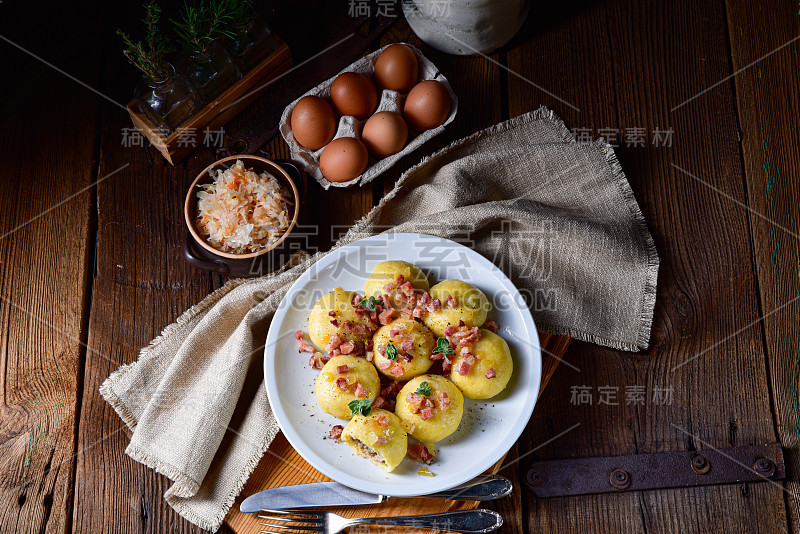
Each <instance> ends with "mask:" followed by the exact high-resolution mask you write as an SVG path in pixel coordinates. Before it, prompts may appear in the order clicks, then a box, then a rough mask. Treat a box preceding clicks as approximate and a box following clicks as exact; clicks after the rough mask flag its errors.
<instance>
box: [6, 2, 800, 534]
mask: <svg viewBox="0 0 800 534" xmlns="http://www.w3.org/2000/svg"><path fill="white" fill-rule="evenodd" d="M263 4H264V5H261V6H260V7H261V8H263V12H264V13H266V14H267V16H268V18H269V19H270V22H271V23H272V25H273V28H274V29H275V30H276V32H277V33H278V34H279V35H280V36H281V37H282V38H283V39H284V40H285V41H286V42H287V43H288V44H289V46H290V48H291V50H292V53H293V60H294V63H295V64H298V63H300V62H301V61H303V60H304V59H306V58H309V57H310V56H312V55H314V54H316V53H317V52H319V51H320V50H322V49H323V48H325V47H326V46H328V45H329V44H330V43H332V42H335V41H336V40H337V39H338V38H340V37H341V35H342V33H343V32H347V31H349V30H350V26H351V25H352V19H351V18H350V17H348V10H349V7H350V5H349V2H326V1H323V0H303V1H298V2H264V3H263ZM177 7H178V5H177V4H176V5H175V6H172V5H170V6H167V4H166V3H165V9H167V11H170V10H173V11H174V9H176V8H177ZM798 9H800V8H799V7H798V5H797V2H796V1H795V0H770V1H769V2H753V1H752V0H751V1H745V0H708V1H705V2H688V1H685V0H675V1H672V2H646V3H644V2H642V3H632V2H622V1H620V0H601V1H600V2H588V1H586V0H581V1H578V2H572V3H566V2H561V3H536V4H534V3H531V12H530V15H529V17H528V19H527V21H526V23H525V25H524V26H523V29H522V30H521V31H520V33H519V34H518V35H517V36H516V37H515V38H514V39H513V40H512V41H511V42H510V43H509V44H508V45H506V46H505V47H503V48H501V49H500V50H499V51H497V52H496V53H493V54H491V55H490V56H488V57H480V56H475V57H455V56H449V55H446V54H443V53H440V52H437V51H435V50H433V49H431V48H430V47H427V46H426V45H424V44H422V43H421V42H420V41H419V40H418V39H417V38H416V36H414V35H413V32H411V31H410V29H409V27H408V25H407V23H406V22H405V21H403V20H399V21H398V22H396V23H395V24H394V26H393V27H392V28H391V29H390V30H389V32H387V33H386V34H385V35H384V36H383V37H382V38H381V39H377V40H376V42H374V43H372V45H371V47H370V48H371V49H372V50H374V49H377V48H378V47H380V46H381V45H383V44H387V43H389V42H394V41H407V42H410V43H412V44H414V45H416V46H419V47H420V48H421V49H422V50H423V51H424V53H425V54H426V55H427V56H428V57H429V58H430V59H431V60H432V61H434V63H436V64H437V65H438V66H439V68H440V69H441V70H442V72H443V73H444V74H445V75H446V76H447V77H448V79H449V80H450V81H451V84H452V85H453V87H454V89H455V91H456V93H457V94H458V95H459V98H460V109H459V114H458V117H457V119H456V121H455V122H453V124H451V125H450V127H448V129H447V130H446V131H445V133H444V134H442V135H441V136H439V137H437V138H435V139H434V140H432V141H431V142H430V143H429V144H427V145H425V146H424V147H422V148H421V149H419V150H418V151H416V152H415V153H413V154H412V155H410V156H408V157H406V158H403V160H401V161H400V162H399V163H398V165H397V167H396V168H394V169H392V170H391V171H389V172H387V173H386V174H385V175H384V176H383V177H381V178H380V179H379V180H377V181H375V182H373V183H372V184H370V185H368V186H364V187H358V188H350V189H346V190H342V189H335V190H331V191H323V190H322V189H321V188H320V187H317V186H316V185H315V184H312V186H311V187H310V188H309V192H308V198H307V200H306V202H307V203H308V205H309V206H311V207H313V208H315V209H313V210H309V211H311V212H314V213H315V214H316V216H315V217H313V218H312V219H311V220H308V221H306V223H307V227H306V232H307V236H308V245H309V247H308V248H309V249H310V250H312V251H313V250H315V249H320V250H324V249H327V248H328V247H329V246H330V245H331V243H332V242H334V241H335V239H336V237H337V236H338V235H340V234H341V233H342V232H343V231H344V230H345V229H346V228H347V227H348V226H350V225H351V224H352V223H353V221H355V220H356V219H358V218H359V217H360V216H361V215H362V214H364V213H365V212H366V211H368V210H369V209H370V208H371V207H372V206H374V205H375V203H376V202H377V201H378V200H379V199H380V198H381V197H382V196H383V195H384V194H385V192H386V191H387V190H389V189H390V188H391V187H392V186H393V184H394V182H395V180H396V179H397V178H398V177H399V175H400V174H401V171H402V169H403V168H407V167H409V166H411V165H413V164H415V163H417V162H418V161H419V159H420V158H422V157H423V156H424V155H427V154H430V153H431V152H433V151H434V150H437V149H439V148H442V147H444V146H446V145H447V144H448V143H450V142H452V141H454V140H456V139H458V138H460V137H463V136H464V135H468V134H470V133H472V132H475V131H477V130H479V129H481V128H483V127H486V126H489V125H492V124H495V123H497V122H499V121H501V120H504V119H506V118H509V117H513V116H517V115H519V114H521V113H524V112H527V111H530V110H533V109H536V108H538V107H539V106H540V105H547V106H548V107H550V108H552V109H553V110H555V112H556V113H557V114H558V115H560V116H561V117H562V118H563V119H564V120H565V122H566V124H567V126H568V127H569V128H571V129H574V131H575V133H576V134H577V135H578V136H579V137H583V138H596V137H598V136H604V137H605V138H607V139H608V140H609V141H612V142H613V143H614V144H617V145H619V146H618V147H617V148H616V153H617V156H618V158H619V160H620V162H621V164H622V167H623V169H624V170H625V172H626V174H627V176H628V179H629V181H630V182H631V185H632V187H633V190H634V193H635V194H636V197H637V200H638V201H639V204H640V206H641V208H642V211H643V212H644V215H645V218H646V219H647V223H648V225H649V227H650V229H651V231H652V233H653V235H654V238H655V240H656V244H657V248H658V250H659V253H660V256H661V269H660V273H659V290H658V300H657V304H656V315H655V321H654V326H653V335H652V339H651V347H650V349H649V350H648V351H646V352H643V353H626V352H620V351H614V350H610V349H604V348H601V347H597V346H593V345H590V344H587V343H580V342H574V343H572V344H571V345H570V348H569V350H568V351H567V354H566V356H565V357H564V360H563V362H562V363H561V365H559V366H558V369H557V371H556V372H555V373H554V374H553V378H552V380H551V381H550V383H549V385H548V386H547V389H546V390H545V392H544V394H543V395H542V397H541V399H540V400H539V404H538V405H537V408H536V410H535V412H534V416H533V418H532V419H531V422H530V424H529V425H528V427H527V428H526V430H525V432H524V434H523V437H522V438H521V439H520V441H519V442H518V443H517V445H516V446H515V448H514V449H512V451H510V453H509V456H508V458H507V461H509V462H511V461H514V459H515V458H519V459H520V460H519V461H515V462H514V463H513V464H512V465H511V466H510V467H508V468H506V469H505V470H504V472H503V473H502V474H504V475H506V476H509V477H510V478H512V480H514V481H515V483H516V484H515V487H516V489H515V492H514V494H513V495H512V497H511V498H509V499H503V500H500V501H497V502H494V503H487V504H486V506H487V507H490V508H493V509H496V510H498V511H500V512H501V513H502V514H503V516H504V517H505V519H506V523H505V526H504V527H503V530H502V531H503V532H514V533H527V532H530V533H534V532H559V533H560V532H582V531H585V532H615V533H616V532H625V533H628V532H641V533H653V532H664V533H668V532H669V533H672V532H693V533H694V532H713V533H716V532H726V533H751V532H770V533H771V532H798V530H800V529H799V528H798V520H799V519H800V506H799V505H798V502H799V501H798V492H800V487H798V483H797V479H798V465H799V463H800V456H798V454H797V447H798V427H799V426H800V406H798V393H797V389H798V382H799V381H800V380H799V378H800V343H798V321H799V320H800V281H799V280H798V272H800V270H799V269H800V267H799V265H800V261H798V245H797V235H798V216H799V215H798V213H797V211H798V189H799V188H800V186H799V185H798V179H797V176H798V171H800V169H799V168H798V167H799V166H800V152H798V151H799V150H800V149H798V146H800V139H798V132H797V128H798V120H797V119H798V111H799V110H800V100H799V99H800V85H799V84H800V74H799V73H800V58H798V54H800V16H798ZM169 14H170V15H172V14H173V13H169ZM141 16H142V12H141V8H140V6H139V5H137V3H134V2H105V3H101V2H99V1H97V0H87V1H86V2H78V3H68V4H63V5H58V6H49V7H47V8H46V9H45V8H44V7H43V6H40V5H38V4H34V3H32V2H27V3H25V2H10V1H4V2H0V54H2V57H3V61H2V63H0V73H2V80H3V82H4V83H2V84H0V156H1V157H2V161H3V164H2V165H0V202H2V206H3V208H2V216H0V324H2V330H0V366H2V374H0V394H1V395H0V466H2V467H1V468H0V532H48V533H49V532H71V531H75V532H91V533H94V532H114V533H116V532H119V533H126V534H127V533H133V532H141V533H151V532H182V533H183V532H187V533H188V532H200V529H198V528H197V527H194V526H192V525H191V524H190V523H188V522H187V521H185V520H183V519H182V518H181V517H180V516H178V515H177V514H176V513H175V512H174V511H173V510H172V509H171V508H170V507H169V506H168V505H166V504H165V502H164V500H163V494H164V492H165V491H166V489H167V488H168V487H169V486H170V485H171V483H170V481H169V480H168V479H166V478H165V477H162V476H159V475H156V474H154V473H153V472H152V471H150V470H149V469H146V468H144V467H143V466H141V465H140V464H138V463H136V462H134V461H132V460H131V459H130V458H128V457H127V456H126V455H125V453H124V450H125V446H126V444H127V442H128V434H127V430H126V428H125V426H124V425H123V423H122V422H121V421H120V420H119V419H118V418H117V416H116V415H115V414H114V412H113V410H111V408H110V407H109V406H108V405H107V404H106V403H105V402H104V401H103V400H102V398H101V397H100V395H99V393H98V390H97V388H98V386H99V384H100V383H101V382H102V381H103V380H104V379H105V378H106V377H107V376H108V374H109V373H111V372H112V371H113V370H115V369H116V368H117V367H119V366H120V365H122V364H125V363H130V362H132V361H134V360H135V359H136V358H137V355H138V351H139V349H140V348H141V347H142V346H144V345H145V344H147V342H149V341H150V339H152V338H153V337H154V336H155V335H157V334H158V333H159V332H160V331H161V330H162V329H163V328H164V327H165V326H166V325H168V324H169V323H171V322H172V321H173V320H174V319H175V318H176V317H177V316H178V315H179V314H180V313H181V312H183V311H184V310H185V309H187V308H189V307H190V306H191V305H192V304H194V303H196V302H197V301H199V300H200V299H202V298H203V297H204V296H205V295H206V294H207V293H208V292H210V291H212V290H213V289H214V288H216V287H219V286H220V285H221V284H223V283H224V282H225V279H224V278H223V277H221V276H219V275H212V274H209V273H206V272H203V271H199V270H197V269H195V268H192V267H190V266H189V265H188V264H187V263H186V262H185V261H184V260H183V257H182V254H183V253H182V250H181V246H180V243H181V232H182V230H183V227H182V225H183V221H182V215H181V205H182V201H183V196H184V194H185V190H186V187H187V186H188V184H189V183H190V182H191V180H192V179H193V178H194V176H195V175H196V174H197V172H199V171H200V170H202V168H204V167H205V166H206V165H207V164H209V163H210V162H212V161H213V160H214V159H215V158H216V157H217V155H216V153H215V150H214V149H213V148H207V147H202V148H199V149H198V150H197V151H195V152H193V153H192V154H191V155H190V156H189V157H187V159H186V160H185V161H183V162H182V163H181V164H180V165H178V166H176V167H172V166H169V165H168V164H167V163H166V162H164V161H163V160H162V159H161V158H160V156H159V155H158V154H157V153H156V152H155V150H154V149H152V148H142V147H131V146H123V143H122V140H123V137H124V135H125V134H124V132H125V129H126V128H130V121H129V118H128V117H127V115H126V112H125V110H124V106H122V103H124V102H127V101H128V100H129V99H130V97H131V94H132V92H133V89H134V87H135V85H136V83H137V82H138V76H137V73H136V72H135V71H134V70H133V68H132V67H131V66H129V65H128V64H127V63H126V62H125V61H124V59H123V58H122V56H121V54H120V53H119V51H120V42H119V40H118V38H117V37H116V36H115V35H114V30H115V28H117V27H120V28H123V29H125V30H128V31H130V30H134V31H135V30H137V29H138V28H139V26H138V24H139V22H138V21H139V20H140V19H141ZM26 51H27V52H26ZM319 81H321V80H316V79H314V80H312V79H309V80H306V82H307V86H308V87H312V86H314V85H316V84H317V83H319ZM264 98H269V93H268V94H267V95H265V97H264ZM256 110H257V104H256V105H254V106H253V107H251V108H250V109H248V110H246V111H245V112H243V113H242V114H241V115H240V116H239V117H237V118H236V119H234V120H233V121H232V122H231V123H230V124H229V125H228V126H227V127H226V131H229V132H235V131H236V129H237V128H239V127H241V126H242V125H244V124H246V122H247V121H248V119H251V118H253V117H254V116H255V114H256ZM656 137H658V142H655V139H654V138H656ZM260 154H261V155H267V156H268V157H274V158H281V157H284V158H285V157H288V151H287V149H286V145H285V143H284V142H283V141H282V140H281V139H280V138H279V137H278V138H275V139H273V140H272V141H270V142H269V143H268V144H267V145H266V146H265V147H263V149H262V150H261V151H260ZM544 363H545V365H546V366H547V365H551V366H552V365H555V363H556V360H555V359H553V358H545V360H544ZM642 395H643V397H642ZM589 401H591V403H590V402H589ZM775 440H778V441H780V442H781V443H782V444H783V445H784V447H785V448H786V450H785V456H786V458H787V461H788V464H789V465H788V467H789V481H788V482H785V483H781V484H732V485H724V486H716V487H712V486H707V487H702V488H689V489H671V490H664V491H648V492H633V493H627V494H617V495H613V494H606V495H597V496H591V495H590V496H580V497H570V498H564V499H541V500H536V499H535V498H534V497H533V496H532V495H531V494H530V492H528V490H527V489H526V488H525V486H524V484H522V483H521V481H522V480H524V474H525V472H526V471H527V468H528V466H529V465H530V462H531V461H533V460H535V459H544V458H568V457H585V456H599V455H615V454H625V453H631V452H654V451H665V450H694V449H698V450H699V449H704V448H712V447H722V446H734V445H747V444H755V443H765V442H770V441H775ZM279 445H280V442H276V447H277V446H279ZM227 528H228V527H223V530H225V529H227Z"/></svg>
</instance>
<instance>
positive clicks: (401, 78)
mask: <svg viewBox="0 0 800 534" xmlns="http://www.w3.org/2000/svg"><path fill="white" fill-rule="evenodd" d="M418 77H419V63H418V62H417V55H416V54H415V53H414V51H413V50H411V49H410V48H409V47H407V46H406V45H404V44H399V43H398V44H393V45H390V46H388V47H386V48H385V49H384V50H383V52H381V55H380V56H378V60H377V61H376V62H375V81H376V82H377V83H378V85H380V86H381V87H383V88H384V89H391V90H392V91H397V92H399V93H407V92H409V91H410V90H411V88H412V87H414V84H415V83H417V78H418Z"/></svg>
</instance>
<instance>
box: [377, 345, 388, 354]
mask: <svg viewBox="0 0 800 534" xmlns="http://www.w3.org/2000/svg"><path fill="white" fill-rule="evenodd" d="M378 352H380V353H381V354H382V355H383V356H386V345H378Z"/></svg>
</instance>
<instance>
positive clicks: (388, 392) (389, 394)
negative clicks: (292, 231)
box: [381, 380, 400, 400]
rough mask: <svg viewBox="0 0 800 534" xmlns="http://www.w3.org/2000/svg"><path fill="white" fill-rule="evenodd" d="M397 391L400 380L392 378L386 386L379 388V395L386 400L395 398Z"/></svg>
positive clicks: (398, 390)
mask: <svg viewBox="0 0 800 534" xmlns="http://www.w3.org/2000/svg"><path fill="white" fill-rule="evenodd" d="M399 392H400V382H398V381H397V380H394V381H392V382H391V383H390V384H389V385H388V386H386V387H385V388H383V389H382V390H381V397H383V398H385V399H386V400H393V399H396V398H397V394H398V393H399Z"/></svg>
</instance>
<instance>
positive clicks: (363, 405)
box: [347, 399, 372, 416]
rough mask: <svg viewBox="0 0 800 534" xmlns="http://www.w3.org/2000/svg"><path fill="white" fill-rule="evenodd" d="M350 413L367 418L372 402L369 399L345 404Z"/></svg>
mask: <svg viewBox="0 0 800 534" xmlns="http://www.w3.org/2000/svg"><path fill="white" fill-rule="evenodd" d="M347 407H348V408H350V413H352V414H353V415H363V416H367V415H369V413H370V412H371V411H372V401H371V400H370V399H361V400H353V401H350V402H348V403H347Z"/></svg>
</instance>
